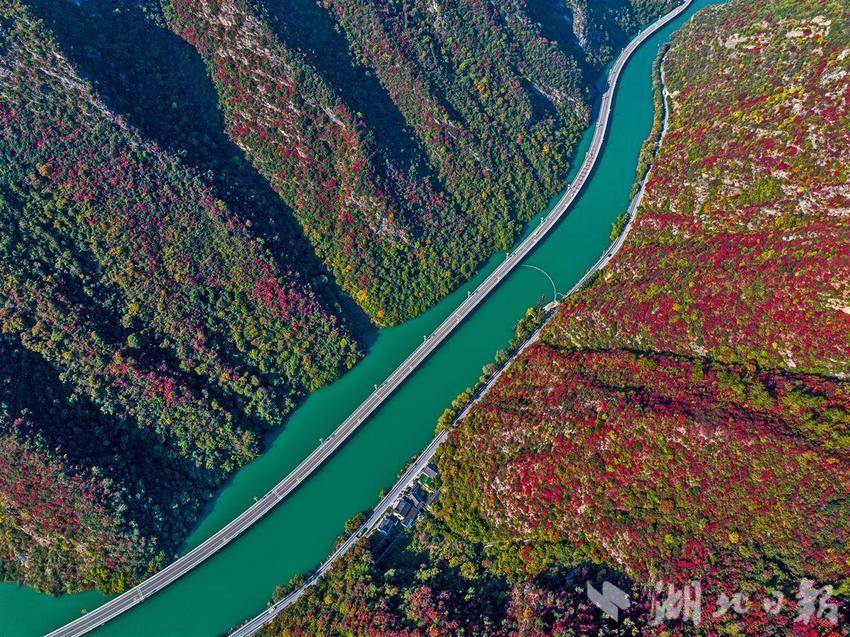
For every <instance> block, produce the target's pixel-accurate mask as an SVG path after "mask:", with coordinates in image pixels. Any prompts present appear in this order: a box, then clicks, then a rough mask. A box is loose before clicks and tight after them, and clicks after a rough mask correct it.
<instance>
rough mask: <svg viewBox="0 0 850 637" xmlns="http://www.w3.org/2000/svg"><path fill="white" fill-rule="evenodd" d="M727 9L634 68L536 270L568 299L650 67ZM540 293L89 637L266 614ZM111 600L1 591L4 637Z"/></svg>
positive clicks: (245, 490) (326, 414)
mask: <svg viewBox="0 0 850 637" xmlns="http://www.w3.org/2000/svg"><path fill="white" fill-rule="evenodd" d="M720 1H722V0H696V2H694V4H693V6H692V7H691V8H690V9H689V10H688V11H687V12H686V13H685V14H684V15H683V16H681V17H679V18H678V19H677V20H675V21H674V22H673V23H672V24H670V25H668V26H667V27H665V28H664V29H663V30H661V31H660V32H659V33H657V34H656V35H655V36H654V37H652V38H651V39H650V40H648V41H647V42H646V43H645V44H644V45H643V46H642V47H641V48H640V49H639V50H638V51H637V52H636V53H635V54H634V55H633V57H632V59H631V60H630V62H629V63H628V65H627V66H626V68H625V69H624V71H623V74H622V76H621V78H620V84H619V87H618V89H617V94H616V97H615V102H614V108H613V113H612V120H611V127H610V129H609V134H608V139H607V142H606V145H605V148H604V150H603V153H602V155H601V157H600V159H599V162H598V163H597V167H596V169H595V172H594V174H593V176H592V178H591V180H590V181H589V182H588V184H587V186H586V187H585V189H584V192H583V194H582V196H581V198H580V199H579V200H578V201H577V202H576V203H575V204H574V206H573V208H572V209H571V210H570V211H569V212H568V213H567V215H566V216H565V218H564V219H563V220H562V221H561V222H560V224H559V225H558V226H557V227H556V228H555V229H554V230H553V231H552V233H551V234H550V235H549V236H548V237H547V238H546V240H545V241H544V242H543V243H541V244H540V246H538V248H537V249H536V250H535V252H533V253H532V254H531V255H530V257H529V258H528V259H527V261H526V262H527V263H529V264H532V265H534V266H536V267H539V268H542V269H544V270H545V271H546V272H548V273H549V274H550V275H551V276H552V278H553V279H554V280H555V282H556V284H557V286H558V289H559V291H562V292H563V291H566V290H568V289H569V288H570V287H571V286H572V285H573V284H574V283H575V282H576V281H577V280H578V279H579V278H580V277H581V276H582V274H583V273H584V272H585V271H586V270H587V269H588V268H589V267H590V266H591V265H592V264H593V263H594V262H595V261H596V259H597V258H598V257H599V256H600V255H601V254H602V253H603V252H604V251H605V248H606V247H607V246H608V243H609V239H608V234H609V232H610V229H611V223H612V222H613V221H614V219H615V218H616V217H617V215H619V214H620V213H621V212H623V211H624V210H625V209H626V208H627V207H628V204H629V200H628V195H629V190H630V189H631V186H632V183H633V181H634V178H635V169H636V165H637V157H638V153H639V151H640V147H641V144H642V143H643V140H644V139H645V138H646V136H647V135H648V134H649V130H650V127H651V124H652V96H651V66H652V61H653V59H654V58H655V56H656V54H657V51H658V48H659V47H660V46H661V45H662V44H663V43H664V42H666V41H668V40H669V38H670V35H671V34H672V33H673V32H674V31H675V30H676V29H677V28H678V27H679V26H681V24H682V23H683V22H684V20H686V19H688V18H689V17H690V16H691V15H693V13H694V12H695V11H697V10H699V9H700V8H702V7H704V6H706V5H709V4H715V3H718V2H720ZM591 134H592V130H590V131H588V132H587V133H586V134H585V135H584V137H583V139H582V142H581V144H580V146H579V147H578V149H577V154H576V157H577V158H578V159H579V161H576V162H575V164H576V166H577V165H578V164H579V163H580V159H581V157H583V156H584V151H585V149H586V148H587V146H588V144H589V143H590V137H591ZM543 212H544V211H541V214H543ZM534 223H535V222H532V223H531V224H530V227H533V225H534ZM503 258H504V254H499V255H496V256H494V257H493V259H491V261H490V262H489V263H488V264H487V266H486V267H485V268H483V269H482V271H481V272H480V273H479V274H478V275H477V276H476V277H475V278H473V279H472V280H470V281H469V282H468V283H467V285H465V286H464V287H463V288H461V289H459V290H458V291H456V292H455V293H454V294H452V295H451V296H450V297H448V298H446V299H445V300H444V301H443V302H442V303H440V304H439V305H437V306H435V307H434V308H432V309H431V310H429V311H428V312H427V313H426V314H424V315H422V316H420V317H418V318H416V319H414V320H412V321H409V322H408V323H405V324H404V325H401V326H398V327H394V328H390V329H385V330H382V331H381V332H380V334H379V335H378V337H377V340H376V341H375V343H374V344H373V345H372V346H371V348H370V349H369V352H368V354H367V355H366V356H365V358H364V359H363V360H362V361H361V362H360V363H359V364H358V365H357V366H356V368H355V369H353V370H352V371H351V372H349V373H348V374H347V375H346V376H345V377H344V378H342V379H341V380H339V381H338V382H336V383H335V384H334V385H331V386H329V387H326V388H324V389H321V390H319V391H317V392H315V393H314V394H312V395H311V396H310V397H309V398H308V399H307V400H306V401H305V402H304V403H303V404H302V405H301V407H299V409H298V410H297V411H296V412H295V413H294V415H293V416H292V418H291V419H290V421H289V422H288V423H287V424H286V426H285V427H284V429H283V430H282V431H281V432H280V434H279V435H277V437H276V438H275V439H274V440H272V441H270V447H269V449H268V450H267V451H266V453H265V454H263V456H262V457H260V458H259V459H258V460H256V461H254V462H253V463H251V464H250V465H248V466H246V467H244V468H243V469H242V470H241V471H240V472H239V473H238V474H237V475H236V476H235V477H234V478H233V480H231V481H230V482H229V483H228V484H227V486H226V487H225V488H224V489H223V490H222V491H221V492H220V493H219V495H218V497H217V498H216V500H215V502H214V503H213V504H212V506H211V507H210V510H209V513H208V515H207V516H206V517H205V518H204V519H203V521H202V522H201V523H200V524H199V525H198V528H197V529H196V530H195V532H194V533H193V534H192V536H191V537H190V538H189V539H188V541H187V543H186V547H185V548H186V549H187V550H188V549H190V548H192V547H193V546H195V545H197V544H198V543H199V542H201V541H203V540H204V539H205V538H207V537H209V536H210V535H211V534H212V533H214V532H215V531H216V530H218V529H219V528H221V527H222V526H223V525H224V524H225V523H226V522H228V521H229V520H231V519H232V518H234V517H235V516H236V515H237V514H238V513H240V512H241V511H242V510H243V509H245V508H246V507H247V506H248V505H250V504H251V502H252V501H253V499H254V498H255V497H258V496H261V495H263V494H264V493H265V492H266V491H267V490H268V489H270V488H271V487H272V486H273V485H274V484H275V483H276V482H277V481H278V480H279V479H280V478H281V477H282V476H284V475H285V474H286V473H288V472H289V471H290V470H291V469H292V468H294V467H295V465H296V464H298V462H299V461H300V460H301V459H302V458H303V457H304V456H306V455H307V454H308V453H309V452H310V451H311V450H312V449H313V448H314V447H315V446H316V445H317V444H318V443H319V438H321V437H325V436H327V435H328V434H329V433H330V432H331V431H332V430H333V429H334V428H335V427H336V426H337V425H338V424H339V423H340V422H341V421H342V420H343V419H344V418H345V417H346V416H347V415H348V413H349V412H351V411H352V410H353V409H354V408H355V407H356V406H357V405H358V404H359V403H360V402H361V401H362V400H363V399H364V398H365V397H366V396H367V395H368V394H369V392H371V391H372V389H373V387H374V385H375V384H376V383H380V382H382V381H383V380H384V378H385V377H386V376H387V375H388V374H389V373H390V372H391V371H392V370H393V369H395V367H396V366H397V365H398V364H399V363H400V362H401V361H402V360H403V359H404V358H405V357H406V356H407V354H408V353H409V352H410V351H412V350H413V348H414V347H415V346H416V345H417V344H418V343H419V342H420V341H421V340H422V337H423V335H424V334H429V333H430V332H431V331H432V330H433V329H434V328H435V327H436V326H437V325H438V324H439V323H440V321H442V320H443V319H444V318H445V317H446V316H447V315H448V314H450V313H451V312H452V310H453V309H454V308H455V307H456V306H457V305H458V303H459V302H460V300H461V299H463V298H464V297H465V296H466V294H467V291H468V290H472V289H473V288H474V287H475V286H476V285H477V284H478V283H479V282H480V281H481V279H482V278H483V277H484V276H486V274H487V273H488V272H489V271H490V270H491V269H492V268H493V267H494V266H495V264H496V263H498V261H499V260H500V259H503ZM544 295H545V296H547V297H550V298H551V295H552V286H551V284H550V283H549V281H548V280H547V279H546V277H545V276H544V275H543V274H541V273H540V272H537V271H535V270H533V269H530V268H523V267H520V268H517V269H516V270H515V271H514V272H513V273H512V274H511V275H510V276H509V277H508V278H507V279H506V280H505V281H504V282H503V283H502V285H501V286H500V287H499V288H497V289H496V291H495V292H494V293H493V294H492V295H491V296H490V297H489V298H488V299H487V300H486V301H485V302H484V303H483V304H482V305H481V306H480V307H479V309H478V310H477V311H476V312H475V313H474V314H473V315H472V316H471V317H470V318H468V319H467V320H466V322H465V323H464V324H463V325H461V326H460V328H459V329H458V330H457V331H456V332H455V333H454V334H453V335H452V336H451V337H450V338H449V339H448V341H447V342H446V343H445V344H443V346H442V347H441V348H440V349H439V350H438V351H437V352H436V353H435V354H434V355H433V356H432V357H431V358H430V359H429V360H428V361H426V363H425V364H424V365H422V366H421V367H420V368H419V369H418V370H417V371H416V373H415V374H414V375H413V376H411V378H410V379H409V380H408V381H407V382H406V383H405V384H404V385H403V386H402V387H401V388H400V389H399V390H398V391H397V392H396V393H395V394H394V395H393V396H392V397H391V398H390V399H389V400H388V401H387V402H386V403H385V404H384V406H383V407H382V408H381V409H380V411H378V412H377V413H376V414H375V415H374V416H373V417H372V418H371V419H370V420H369V421H368V422H367V423H366V424H365V425H363V426H362V428H361V430H360V431H358V432H357V433H356V434H355V435H354V436H353V437H352V439H351V440H350V441H349V442H348V443H347V444H346V445H345V446H344V447H343V448H342V449H341V450H340V451H339V452H338V453H337V454H336V455H335V456H333V457H332V458H331V459H330V461H329V462H328V463H327V464H325V465H324V466H323V467H322V468H321V469H319V470H318V471H317V472H316V473H315V474H314V475H313V477H311V478H310V479H309V480H308V481H307V482H306V483H305V484H304V485H303V486H302V487H301V488H300V489H299V490H298V491H296V492H295V493H293V494H292V495H291V496H290V497H289V498H288V499H287V500H286V501H284V502H283V503H281V505H280V506H278V507H277V508H276V509H275V510H274V511H273V512H272V513H270V514H269V515H268V516H267V517H266V518H265V519H264V520H263V521H261V522H260V523H259V524H257V525H255V526H254V527H253V528H252V529H250V530H249V531H248V532H247V533H245V534H244V535H243V536H242V537H240V538H239V539H237V540H234V541H233V542H232V543H231V544H230V545H229V546H228V547H227V548H226V549H225V550H223V551H222V552H220V553H219V554H217V555H216V556H215V557H213V558H211V559H210V560H208V561H207V562H205V563H204V564H203V565H201V566H200V567H198V568H196V569H195V570H194V571H192V572H191V573H190V574H189V575H187V576H186V577H184V578H182V579H181V580H180V581H178V582H176V583H175V584H172V585H171V586H170V587H168V588H167V589H165V590H164V591H162V592H160V593H158V594H157V595H155V596H154V597H152V598H151V599H149V600H147V601H146V602H144V603H143V604H141V605H140V606H138V607H136V608H135V609H134V610H132V611H130V612H128V613H126V614H125V615H122V616H121V617H119V618H117V619H116V620H114V621H112V622H110V623H108V624H107V625H105V626H104V627H102V628H101V629H99V630H98V631H95V633H92V634H96V635H98V636H100V635H116V636H121V637H133V636H152V637H169V636H172V635H173V636H181V637H193V636H195V635H198V636H206V637H211V636H215V635H223V634H225V633H226V632H227V631H228V630H229V629H230V628H232V627H233V626H235V625H236V624H238V623H240V622H241V621H242V620H244V619H246V618H248V617H249V616H253V615H255V614H256V613H257V612H259V611H260V610H262V608H263V607H264V606H265V604H266V602H267V601H268V600H269V598H270V597H271V594H272V591H273V589H274V587H275V585H276V584H280V583H285V582H286V581H288V580H289V579H290V578H291V577H292V576H293V575H295V574H297V573H301V572H304V571H308V570H310V569H312V568H314V567H315V566H316V565H317V564H318V563H319V562H321V561H322V560H323V559H324V557H325V556H326V555H327V554H328V553H330V551H331V549H332V547H333V544H334V541H335V539H336V537H337V536H338V535H339V534H340V533H341V532H342V528H343V524H344V523H345V521H346V520H347V519H348V518H350V517H351V516H352V515H354V514H355V513H357V512H358V511H362V510H366V509H369V508H371V507H372V506H373V505H374V504H375V503H376V502H377V496H378V492H379V491H380V490H381V489H382V488H387V487H389V486H390V485H391V484H392V482H393V480H394V479H395V476H396V474H397V473H398V471H399V470H400V469H401V468H402V466H403V465H404V464H405V462H406V461H407V460H408V459H409V458H410V457H411V456H413V455H415V454H417V453H418V452H419V451H420V450H421V449H422V448H423V447H425V446H426V445H427V444H428V442H429V441H430V440H431V438H432V437H433V434H434V425H435V423H436V420H437V417H438V416H439V415H440V413H441V412H442V410H443V409H444V408H445V407H446V406H447V405H448V404H449V403H450V402H451V400H452V399H453V398H454V397H455V396H456V395H457V394H458V393H460V392H461V391H462V390H463V389H464V388H466V387H468V386H469V385H471V384H472V383H473V382H474V381H475V380H476V379H477V378H478V376H479V375H480V373H481V367H482V366H483V365H484V364H486V363H488V362H490V361H491V360H492V358H493V355H494V353H495V352H496V350H498V349H499V348H501V347H504V345H505V344H506V343H507V342H508V340H509V339H510V337H511V332H512V328H513V326H514V324H515V323H516V321H517V320H518V319H519V318H520V317H521V315H522V314H523V312H524V311H525V309H526V308H527V307H529V306H531V305H534V304H536V303H537V302H538V301H539V300H540V298H541V296H544ZM106 599H107V597H106V596H104V595H102V594H100V593H98V592H90V593H83V594H79V595H66V596H63V597H58V598H56V597H49V596H47V595H42V594H40V593H37V592H35V591H33V590H31V589H29V588H25V587H20V586H16V585H14V584H0V637H28V636H31V635H39V634H44V633H45V632H48V631H50V630H52V629H54V628H57V627H58V626H60V625H62V624H64V623H66V622H68V621H70V620H72V619H74V618H75V617H78V616H79V615H80V613H81V612H82V611H83V609H92V608H95V607H96V606H98V605H100V604H101V603H103V602H104V601H106Z"/></svg>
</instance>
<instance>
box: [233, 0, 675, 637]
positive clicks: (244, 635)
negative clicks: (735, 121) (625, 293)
mask: <svg viewBox="0 0 850 637" xmlns="http://www.w3.org/2000/svg"><path fill="white" fill-rule="evenodd" d="M689 4H690V3H689ZM665 57H666V56H665ZM660 72H661V86H662V91H663V94H662V97H663V102H662V103H663V106H664V126H663V127H662V129H661V133H660V136H659V139H658V142H657V145H656V148H657V147H660V145H661V139H663V137H664V135H665V134H666V132H667V127H668V125H669V122H670V110H669V108H667V92H666V87H665V84H664V68H663V61H662V67H661V70H660ZM650 174H651V169H650V170H649V171H647V173H646V174H645V175H644V176H643V179H642V180H641V184H640V189H639V190H638V193H637V194H636V195H635V197H634V199H632V202H631V204H630V205H629V209H628V211H627V213H626V215H627V222H626V225H625V226H623V229H622V231H621V232H620V235H619V236H618V237H617V239H616V240H615V241H614V243H612V244H611V245H610V246H609V247H608V249H607V250H606V251H605V253H604V254H603V255H602V256H601V257H599V260H598V261H596V263H594V264H593V266H591V267H590V269H589V270H588V271H587V272H585V274H584V276H582V278H581V279H579V281H578V282H577V283H576V284H575V285H574V286H573V287H572V288H570V291H569V292H567V293H566V294H565V295H564V297H563V298H566V297H568V296H570V295H572V294H574V293H575V292H577V291H578V290H580V289H581V288H582V286H584V284H585V283H586V282H587V280H588V279H589V278H590V277H591V276H592V275H593V274H594V273H596V272H598V271H599V270H601V269H602V268H604V267H605V266H606V265H608V263H609V262H610V261H611V259H612V258H613V257H614V255H615V254H617V252H619V251H620V248H622V247H623V244H625V242H626V238H627V237H628V236H629V233H630V232H631V229H632V226H633V223H634V220H635V216H636V213H637V210H638V208H639V207H640V204H641V201H643V196H644V193H645V192H646V183H647V181H648V180H649V176H650ZM553 312H554V309H553V310H550V311H549V314H550V315H551V314H552V313H553ZM547 322H548V321H547V320H544V321H543V322H542V323H541V325H540V327H538V328H537V329H536V330H534V332H533V333H531V334H530V335H529V336H528V338H527V339H526V340H525V341H524V342H523V344H522V345H521V346H520V347H519V348H518V349H517V351H516V352H515V353H514V354H513V356H511V359H510V360H509V361H507V362H506V363H505V364H504V365H503V366H502V367H501V368H500V369H499V370H497V371H496V373H494V374H493V375H492V376H490V378H489V379H487V382H486V383H485V384H484V386H483V387H481V388H479V389H478V391H477V392H476V394H475V396H474V397H473V399H472V400H470V401H469V402H468V403H467V404H466V406H465V407H464V408H463V410H462V411H461V412H460V413H459V414H458V415H457V416H456V417H455V419H454V421H453V422H452V424H451V427H450V428H448V429H445V430H444V431H441V432H440V433H438V434H437V435H436V436H435V437H434V439H433V440H432V441H431V443H430V444H429V445H428V446H427V447H425V450H424V451H422V453H421V454H420V455H419V456H418V457H417V458H416V460H415V461H414V462H413V463H412V464H411V465H410V466H409V467H408V468H407V470H405V472H404V473H403V474H402V475H401V477H400V478H399V479H398V480H397V481H396V483H395V484H394V485H393V488H392V489H391V490H390V492H389V493H387V495H386V496H384V498H383V499H382V500H381V501H380V502H379V503H378V504H377V506H376V507H375V508H374V509H372V513H371V514H370V515H369V517H368V518H367V519H366V521H365V522H364V523H363V524H362V525H360V527H358V529H357V530H356V531H355V532H354V533H352V534H351V535H349V536H348V537H347V538H346V540H345V541H344V542H343V543H342V544H340V545H339V546H338V547H337V548H336V550H335V551H334V552H333V553H331V555H330V557H328V558H327V559H326V560H325V561H324V562H322V564H321V566H319V568H317V569H316V570H315V571H314V572H313V573H311V574H310V576H309V577H308V578H307V579H306V580H304V582H302V583H301V585H300V586H299V587H298V588H297V589H295V590H293V591H291V592H290V593H288V594H287V595H286V596H285V597H282V598H281V599H280V600H278V601H277V602H275V603H274V604H271V605H269V607H268V608H266V610H264V611H263V612H262V613H260V614H259V615H256V616H255V617H253V618H251V619H250V620H248V621H246V622H245V623H244V624H242V625H241V626H239V627H237V628H235V629H234V630H233V631H232V632H231V633H230V634H229V635H228V637H250V636H251V635H254V634H255V633H257V632H258V631H259V630H260V629H261V628H262V627H263V626H264V625H266V624H267V623H268V622H270V621H271V620H272V619H274V617H275V616H276V615H278V614H279V613H281V612H282V611H283V610H284V609H285V608H286V607H287V606H290V605H291V604H294V603H295V602H296V601H298V599H299V598H300V597H301V596H302V595H304V593H305V592H306V591H307V589H308V588H309V587H310V586H313V585H314V584H316V582H318V581H319V579H320V578H321V577H322V576H323V575H325V573H327V572H328V571H329V570H330V569H331V567H332V566H333V565H334V563H335V562H336V561H337V560H338V559H339V558H340V557H342V556H343V555H345V553H347V552H348V551H349V549H351V547H353V546H354V545H355V544H356V543H357V541H358V540H360V538H362V537H363V536H365V535H368V534H369V533H371V532H372V531H374V530H375V529H376V528H377V527H378V526H379V525H380V523H381V521H382V520H383V519H384V517H385V516H386V514H387V511H388V510H389V509H390V508H391V507H393V506H394V505H395V503H396V501H397V500H398V499H399V498H400V497H401V495H402V494H403V493H404V491H405V490H406V489H407V488H408V487H409V486H411V485H412V484H413V482H414V481H415V479H416V477H417V476H418V475H419V474H420V473H422V470H423V469H424V468H425V466H426V465H427V464H428V463H429V462H431V460H432V458H433V457H434V455H435V454H436V453H437V450H438V449H439V448H440V446H441V445H442V444H443V443H444V442H445V441H446V439H448V437H449V432H450V431H451V429H452V428H454V426H455V425H457V424H458V423H459V422H460V421H461V420H462V419H463V418H464V416H466V414H467V413H469V411H470V410H471V409H472V407H473V406H474V405H475V404H476V403H477V402H478V401H480V400H481V399H482V398H483V397H484V395H485V394H486V393H487V392H488V391H489V390H490V388H491V387H492V386H493V385H494V384H495V382H496V381H497V380H498V379H499V377H500V376H501V375H502V374H503V373H504V372H505V370H506V369H507V368H508V367H509V366H510V365H511V363H512V362H513V361H514V360H516V358H517V357H518V356H519V355H520V354H521V353H522V352H523V351H524V350H525V349H526V348H527V347H529V346H530V345H531V344H532V343H534V342H536V341H537V339H538V338H539V337H540V332H541V331H542V330H543V328H544V327H545V326H546V323H547Z"/></svg>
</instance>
